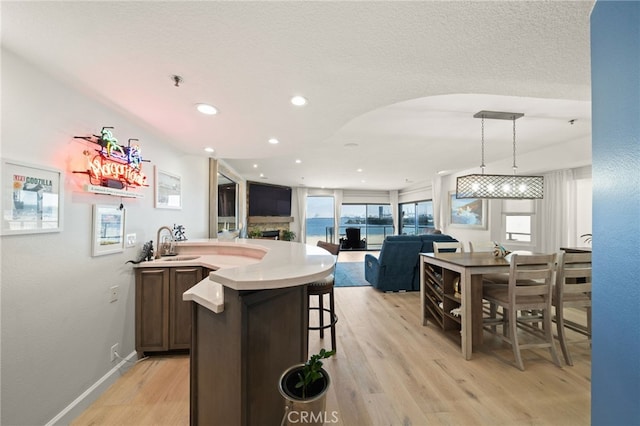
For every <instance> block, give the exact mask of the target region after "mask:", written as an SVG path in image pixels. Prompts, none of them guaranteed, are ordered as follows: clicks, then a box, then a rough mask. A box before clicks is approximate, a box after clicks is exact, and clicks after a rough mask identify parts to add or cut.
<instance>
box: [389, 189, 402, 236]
mask: <svg viewBox="0 0 640 426" xmlns="http://www.w3.org/2000/svg"><path fill="white" fill-rule="evenodd" d="M389 204H391V219H392V220H393V235H398V226H397V225H398V223H400V221H399V220H398V191H397V190H396V191H389Z"/></svg>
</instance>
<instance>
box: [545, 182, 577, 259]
mask: <svg viewBox="0 0 640 426" xmlns="http://www.w3.org/2000/svg"><path fill="white" fill-rule="evenodd" d="M574 186H575V182H574V179H573V170H559V171H555V172H551V173H548V174H545V175H544V198H543V199H542V201H541V203H540V204H541V207H542V208H541V210H542V211H541V212H540V214H541V220H540V226H541V229H540V230H539V232H537V234H538V235H539V236H540V244H539V247H540V249H541V250H542V251H543V252H544V253H556V252H558V251H560V247H565V246H568V245H569V242H570V239H569V234H570V232H571V229H570V225H569V224H570V223H571V220H570V218H571V214H572V213H573V212H574V207H573V191H574V190H573V189H572V188H574Z"/></svg>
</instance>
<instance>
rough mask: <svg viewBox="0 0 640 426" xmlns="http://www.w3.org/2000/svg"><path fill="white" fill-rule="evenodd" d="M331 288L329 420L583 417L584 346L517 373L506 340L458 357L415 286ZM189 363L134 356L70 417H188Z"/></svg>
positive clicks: (538, 353)
mask: <svg viewBox="0 0 640 426" xmlns="http://www.w3.org/2000/svg"><path fill="white" fill-rule="evenodd" d="M340 256H341V257H342V256H343V253H341V254H340ZM362 256H363V255H362ZM340 260H341V261H345V260H344V258H341V259H340ZM350 261H351V260H350ZM335 295H336V309H337V313H338V317H339V322H338V331H337V334H338V336H337V337H338V343H337V344H338V353H337V355H336V356H334V357H332V358H331V359H329V360H326V361H325V368H326V369H327V371H328V372H329V374H330V375H331V380H332V385H331V388H330V392H329V394H328V397H327V407H326V408H327V412H328V413H330V415H331V413H332V412H335V416H336V418H337V419H338V423H336V424H339V425H347V426H351V425H588V424H589V423H590V389H591V381H590V370H591V356H590V350H589V346H588V345H586V344H574V345H572V346H571V350H572V355H573V358H574V363H575V365H574V366H573V367H567V366H565V367H563V368H558V367H556V366H555V365H553V363H552V362H551V360H550V356H549V353H548V351H547V350H535V351H533V350H527V351H523V358H524V364H525V368H526V371H524V372H521V371H520V370H518V369H517V368H516V367H515V366H513V364H512V362H513V354H512V352H511V349H510V347H509V346H506V345H503V344H502V343H499V342H498V341H495V340H492V339H491V337H490V336H489V335H485V345H484V346H483V348H481V350H480V351H479V352H475V353H474V356H473V359H472V360H470V361H465V360H464V359H463V358H462V356H461V354H460V348H459V343H458V342H455V341H454V340H453V339H452V338H451V337H449V336H447V335H444V334H443V333H442V332H440V331H439V330H438V329H437V328H436V327H434V326H433V325H428V326H426V327H424V326H422V325H421V324H422V323H421V320H420V315H419V305H420V303H419V293H417V292H410V293H380V292H378V291H376V290H374V289H373V288H371V287H340V288H336V289H335ZM325 340H326V342H322V341H321V340H320V339H319V338H318V335H317V333H312V334H311V335H310V337H309V341H310V348H309V351H310V353H315V352H317V351H318V350H319V349H320V348H321V347H327V348H328V347H329V346H330V340H329V338H328V336H327V337H325ZM558 351H559V347H558ZM560 356H562V355H561V354H560ZM188 371H189V359H188V357H187V356H171V357H151V358H149V359H147V360H144V361H141V362H139V363H138V364H136V366H134V367H133V368H132V369H131V370H129V371H128V372H127V373H126V374H125V375H124V376H123V377H122V378H121V379H119V381H118V382H117V383H115V384H114V385H113V386H112V387H111V388H110V389H108V390H107V391H106V392H105V393H104V394H103V395H102V396H101V397H100V399H98V400H97V401H96V402H95V403H94V404H93V405H92V406H91V407H90V408H89V409H88V410H86V411H85V412H84V413H83V414H82V415H81V416H79V417H78V418H77V419H76V420H75V421H74V423H73V424H74V425H188V424H189V378H188ZM330 418H331V417H330Z"/></svg>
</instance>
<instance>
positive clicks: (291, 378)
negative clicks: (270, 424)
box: [278, 364, 331, 426]
mask: <svg viewBox="0 0 640 426" xmlns="http://www.w3.org/2000/svg"><path fill="white" fill-rule="evenodd" d="M303 366H304V364H297V365H294V366H292V367H290V368H288V369H287V370H285V372H284V373H282V376H280V381H279V382H278V390H279V391H280V394H281V395H282V397H283V398H284V400H285V413H284V416H283V418H282V425H297V426H300V425H317V426H320V425H323V424H324V423H325V419H326V417H327V414H326V411H325V406H326V399H327V391H328V390H329V384H330V383H331V381H330V379H329V374H327V372H326V371H325V370H324V369H323V368H321V369H320V371H321V373H322V376H323V378H322V379H318V380H317V381H316V382H314V384H313V386H311V388H310V389H309V393H310V394H311V395H310V396H308V395H306V396H305V398H302V397H301V396H298V395H297V392H298V391H299V389H295V384H296V383H297V382H298V381H299V379H298V373H299V372H300V371H302V367H303Z"/></svg>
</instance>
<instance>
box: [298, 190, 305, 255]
mask: <svg viewBox="0 0 640 426" xmlns="http://www.w3.org/2000/svg"><path fill="white" fill-rule="evenodd" d="M296 195H297V196H298V200H297V201H298V203H297V205H298V218H299V223H298V228H297V229H298V232H299V233H298V241H300V242H303V243H304V242H305V241H306V240H307V227H306V223H307V188H303V187H298V188H296Z"/></svg>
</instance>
